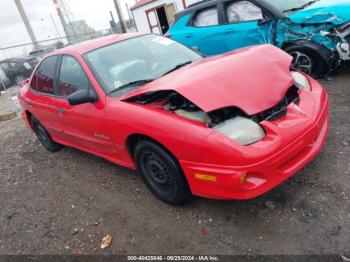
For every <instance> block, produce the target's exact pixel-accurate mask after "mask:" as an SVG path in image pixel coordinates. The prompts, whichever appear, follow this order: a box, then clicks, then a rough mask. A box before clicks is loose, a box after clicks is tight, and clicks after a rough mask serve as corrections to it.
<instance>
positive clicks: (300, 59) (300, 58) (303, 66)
mask: <svg viewBox="0 0 350 262" xmlns="http://www.w3.org/2000/svg"><path fill="white" fill-rule="evenodd" d="M290 55H291V56H292V57H293V62H292V64H293V66H294V68H296V69H299V70H301V71H303V72H304V73H307V74H309V75H311V73H312V69H313V62H312V59H311V58H310V57H309V56H308V55H307V54H305V53H302V52H299V51H296V52H291V53H290Z"/></svg>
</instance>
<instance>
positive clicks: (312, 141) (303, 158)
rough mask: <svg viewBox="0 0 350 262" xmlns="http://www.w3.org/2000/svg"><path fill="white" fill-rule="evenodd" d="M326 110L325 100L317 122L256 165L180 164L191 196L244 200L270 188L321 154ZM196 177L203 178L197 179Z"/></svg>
mask: <svg viewBox="0 0 350 262" xmlns="http://www.w3.org/2000/svg"><path fill="white" fill-rule="evenodd" d="M328 107H329V103H328V100H327V99H326V101H325V102H324V104H323V105H322V107H320V108H319V110H318V112H317V119H316V121H314V122H313V124H312V125H311V126H310V127H309V128H308V129H307V130H306V131H304V133H303V134H302V135H300V136H298V138H297V139H293V141H292V142H291V143H289V144H288V145H287V146H285V147H283V148H282V149H279V150H278V151H276V152H275V153H274V154H273V155H272V156H270V157H268V158H266V159H264V161H261V162H259V163H257V164H254V165H249V166H245V167H241V166H240V167H239V168H237V167H232V166H231V167H230V166H213V165H203V164H198V163H190V162H184V161H180V164H181V166H182V168H183V170H184V173H185V174H186V177H187V180H188V182H189V184H190V187H191V191H192V193H193V194H194V195H197V196H201V197H208V198H212V199H242V200H243V199H252V198H255V197H258V196H260V195H262V194H264V193H266V192H267V191H269V190H271V189H273V188H274V187H276V186H277V185H279V184H280V183H282V182H283V181H285V180H286V179H288V178H289V177H291V176H292V175H294V174H295V173H296V172H298V171H299V170H300V169H302V168H303V167H304V166H305V165H306V164H307V163H308V162H310V161H311V160H312V159H313V158H314V157H315V156H316V155H317V154H318V153H319V152H320V151H321V149H322V147H323V145H324V143H325V140H326V137H327V134H328V131H329V116H328ZM198 174H201V177H200V178H202V179H198ZM196 176H197V177H196ZM203 178H204V179H203ZM205 178H209V179H205ZM242 178H243V180H242Z"/></svg>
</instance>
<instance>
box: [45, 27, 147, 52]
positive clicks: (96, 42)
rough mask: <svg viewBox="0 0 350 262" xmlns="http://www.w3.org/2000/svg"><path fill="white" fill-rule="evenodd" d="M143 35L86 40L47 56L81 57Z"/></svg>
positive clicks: (117, 35)
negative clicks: (68, 55)
mask: <svg viewBox="0 0 350 262" xmlns="http://www.w3.org/2000/svg"><path fill="white" fill-rule="evenodd" d="M142 35H145V34H144V33H125V34H113V35H109V36H105V37H100V38H96V39H93V40H88V41H84V42H81V43H79V44H74V45H71V46H68V47H65V48H62V49H59V50H56V51H54V52H52V53H50V55H49V56H52V55H60V54H78V55H83V54H86V53H88V52H90V51H92V50H95V49H98V48H101V47H104V46H107V45H110V44H113V43H117V42H120V41H124V40H127V39H131V38H135V37H137V36H142Z"/></svg>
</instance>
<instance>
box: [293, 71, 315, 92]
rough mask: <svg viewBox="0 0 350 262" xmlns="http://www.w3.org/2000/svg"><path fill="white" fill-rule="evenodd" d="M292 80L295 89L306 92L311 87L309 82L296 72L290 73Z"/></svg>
mask: <svg viewBox="0 0 350 262" xmlns="http://www.w3.org/2000/svg"><path fill="white" fill-rule="evenodd" d="M291 74H292V76H293V78H294V80H295V84H294V85H295V86H296V87H297V88H301V89H306V90H311V85H310V82H309V80H308V79H307V78H306V76H304V75H303V74H302V73H299V72H297V71H292V72H291Z"/></svg>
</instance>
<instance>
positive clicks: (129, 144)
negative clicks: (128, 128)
mask: <svg viewBox="0 0 350 262" xmlns="http://www.w3.org/2000/svg"><path fill="white" fill-rule="evenodd" d="M141 140H148V141H151V142H153V143H155V144H156V145H158V146H160V147H161V148H163V149H164V150H165V151H166V152H167V153H168V154H169V155H171V156H172V157H173V158H174V159H175V160H176V161H177V162H179V160H178V158H177V157H176V155H175V154H174V153H172V152H171V151H170V150H169V149H168V148H167V147H166V146H165V145H163V144H162V143H161V142H159V141H158V140H156V139H154V138H152V137H150V136H148V135H145V134H140V133H135V134H131V135H129V136H128V137H127V139H126V140H125V146H126V148H127V151H128V153H129V155H130V156H131V158H132V159H133V156H134V150H135V146H136V144H137V143H138V142H139V141H141Z"/></svg>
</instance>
